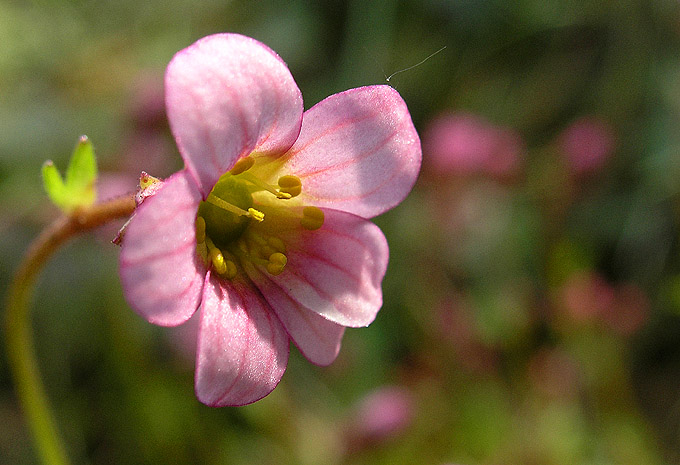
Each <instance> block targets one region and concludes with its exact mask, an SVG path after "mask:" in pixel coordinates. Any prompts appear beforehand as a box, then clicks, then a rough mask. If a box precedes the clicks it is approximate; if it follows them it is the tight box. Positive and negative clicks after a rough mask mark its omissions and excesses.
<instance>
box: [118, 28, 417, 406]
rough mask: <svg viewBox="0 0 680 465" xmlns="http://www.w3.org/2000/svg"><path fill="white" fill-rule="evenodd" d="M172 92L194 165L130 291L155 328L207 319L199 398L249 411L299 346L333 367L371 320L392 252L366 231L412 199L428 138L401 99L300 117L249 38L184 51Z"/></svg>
mask: <svg viewBox="0 0 680 465" xmlns="http://www.w3.org/2000/svg"><path fill="white" fill-rule="evenodd" d="M165 94H166V107H167V112H168V119H169V122H170V127H171V129H172V132H173V135H174V136H175V139H176V141H177V145H178V147H179V151H180V153H181V155H182V158H183V159H184V164H185V168H184V169H183V170H182V171H179V172H178V173H175V174H174V175H172V176H170V177H169V178H168V179H166V180H165V181H164V183H163V185H162V187H161V188H160V189H159V190H158V191H157V192H156V193H155V195H153V196H151V197H148V198H146V199H145V201H144V203H143V204H141V205H140V206H139V207H138V209H137V212H136V215H135V216H134V218H133V219H132V220H131V222H130V224H129V226H128V228H127V230H126V234H125V238H124V241H123V245H122V250H121V255H120V275H121V282H122V284H123V289H124V292H125V296H126V298H127V300H128V302H129V303H130V305H131V306H132V307H133V308H134V309H135V310H136V311H137V312H138V313H139V314H140V315H142V316H143V317H144V318H146V319H147V320H148V321H150V322H151V323H155V324H158V325H162V326H175V325H179V324H181V323H183V322H185V321H186V320H188V319H189V318H190V317H191V315H192V314H193V313H194V312H195V311H196V310H197V309H198V310H199V312H200V315H199V316H200V322H199V326H200V327H199V335H198V344H197V354H196V376H195V389H196V395H197V397H198V399H199V400H200V401H201V402H203V403H205V404H208V405H211V406H224V405H243V404H247V403H250V402H254V401H256V400H258V399H260V398H262V397H264V396H266V395H267V394H269V392H271V391H272V389H274V387H275V386H276V384H277V383H278V382H279V380H280V379H281V377H282V376H283V372H284V370H285V368H286V364H287V361H288V351H289V341H290V340H292V341H293V342H294V343H295V345H296V346H297V347H298V348H299V350H300V351H301V352H302V353H303V354H304V355H305V357H307V358H308V359H309V360H310V361H311V362H312V363H315V364H318V365H327V364H330V363H331V362H332V361H333V360H334V359H335V357H336V356H337V354H338V351H339V349H340V343H341V339H342V336H343V333H344V329H345V327H361V326H366V325H368V324H369V323H371V322H372V321H373V320H374V318H375V316H376V313H377V312H378V310H379V309H380V307H381V305H382V291H381V281H382V278H383V276H384V274H385V270H386V266H387V259H388V248H387V243H386V241H385V237H384V236H383V234H382V232H381V231H380V229H379V228H378V227H377V226H375V225H374V224H373V223H371V222H370V221H368V220H367V218H371V217H373V216H376V215H379V214H381V213H383V212H385V211H386V210H388V209H390V208H392V207H394V206H395V205H397V204H398V203H399V202H401V201H402V200H403V198H404V197H405V196H406V195H407V194H408V192H409V191H410V190H411V187H412V186H413V184H414V182H415V179H416V177H417V174H418V170H419V168H420V160H421V149H420V142H419V138H418V135H417V133H416V131H415V129H414V127H413V123H412V122H411V117H410V115H409V112H408V110H407V108H406V105H405V103H404V102H403V100H402V99H401V97H400V96H399V94H398V93H397V92H396V91H395V90H394V89H392V88H391V87H388V86H371V87H363V88H358V89H352V90H348V91H346V92H342V93H339V94H335V95H332V96H330V97H328V98H327V99H325V100H323V101H322V102H320V103H318V104H317V105H315V106H314V107H312V108H311V109H309V110H307V111H306V112H304V113H303V107H302V96H301V94H300V90H299V89H298V87H297V85H296V84H295V81H294V80H293V77H292V76H291V74H290V72H289V71H288V68H287V67H286V65H285V63H284V62H283V61H282V60H281V58H279V56H278V55H276V53H274V52H273V51H272V50H270V49H269V48H268V47H266V46H265V45H263V44H261V43H259V42H257V41H256V40H254V39H250V38H248V37H243V36H240V35H236V34H218V35H213V36H209V37H205V38H203V39H201V40H199V41H198V42H196V43H195V44H193V45H191V46H190V47H188V48H186V49H184V50H182V51H180V52H179V53H177V55H175V57H174V58H173V59H172V61H171V62H170V64H169V65H168V69H167V71H166V75H165Z"/></svg>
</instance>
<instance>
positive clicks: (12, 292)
mask: <svg viewBox="0 0 680 465" xmlns="http://www.w3.org/2000/svg"><path fill="white" fill-rule="evenodd" d="M134 209H135V201H134V197H132V196H129V197H123V198H118V199H114V200H111V201H108V202H104V203H100V204H96V205H93V206H92V207H88V208H87V209H82V210H77V211H75V212H73V213H72V214H70V215H67V216H63V217H61V218H59V219H58V220H56V221H55V222H54V223H52V224H51V225H50V226H48V227H47V228H46V229H45V230H44V231H43V232H42V233H41V234H40V235H39V236H38V237H37V238H36V239H35V241H33V243H32V244H31V245H30V246H29V248H28V250H27V251H26V255H25V256H24V259H23V261H22V262H21V265H20V266H19V269H18V270H17V272H16V274H15V275H14V280H13V281H12V283H11V285H10V288H9V293H8V298H7V309H6V312H5V340H6V344H7V353H8V360H9V366H10V369H11V371H12V375H13V376H14V381H15V384H16V393H17V396H18V398H19V402H20V404H21V406H22V408H23V409H24V414H25V415H26V420H27V422H28V424H29V427H30V429H31V432H32V434H33V436H34V439H35V442H36V446H37V448H38V454H39V456H40V458H41V459H42V462H43V463H45V464H50V465H62V464H67V463H69V461H68V457H67V455H66V450H65V447H64V445H63V442H62V441H61V439H60V437H59V434H58V431H57V427H56V423H55V421H54V418H53V416H52V412H51V411H50V408H49V403H48V401H47V396H46V395H45V389H44V386H43V383H42V380H41V378H40V371H39V369H38V363H37V360H36V356H35V350H34V346H33V338H32V335H31V334H32V331H31V322H30V314H29V310H30V303H31V297H32V295H33V289H34V287H35V282H36V278H37V276H38V273H39V272H40V270H41V269H42V267H43V266H44V265H45V263H46V262H47V260H48V259H49V258H50V256H51V255H52V254H53V253H54V252H55V251H56V250H58V249H59V247H60V246H61V245H63V244H64V243H66V242H67V241H68V240H69V239H70V238H72V237H74V236H76V235H77V234H79V233H83V232H86V231H89V230H91V229H94V228H96V227H98V226H101V225H103V224H105V223H108V222H109V221H112V220H115V219H119V218H124V217H127V216H130V215H131V214H132V213H133V211H134Z"/></svg>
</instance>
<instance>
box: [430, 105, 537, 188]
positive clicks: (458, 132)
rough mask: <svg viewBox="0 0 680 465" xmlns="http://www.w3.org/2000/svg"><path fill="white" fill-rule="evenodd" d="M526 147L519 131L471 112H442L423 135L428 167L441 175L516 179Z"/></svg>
mask: <svg viewBox="0 0 680 465" xmlns="http://www.w3.org/2000/svg"><path fill="white" fill-rule="evenodd" d="M523 150H524V144H523V142H522V139H521V137H520V135H519V134H518V133H517V132H515V131H513V130H512V129H509V128H505V127H502V126H497V125H494V124H493V123H491V122H489V121H487V120H485V119H483V118H482V117H480V116H477V115H473V114H469V113H450V114H444V115H440V116H439V117H437V118H435V119H434V120H433V121H432V122H431V123H430V125H429V127H428V128H427V129H426V131H425V135H424V137H423V151H424V153H425V161H426V166H429V169H430V171H431V172H433V173H435V174H441V175H458V176H469V175H474V174H482V175H488V176H491V177H496V178H512V177H514V176H516V175H517V174H518V172H519V169H520V165H521V163H522V160H521V157H522V152H523Z"/></svg>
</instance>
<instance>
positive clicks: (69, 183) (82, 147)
mask: <svg viewBox="0 0 680 465" xmlns="http://www.w3.org/2000/svg"><path fill="white" fill-rule="evenodd" d="M96 181H97V160H96V159H95V156H94V148H93V147H92V142H90V139H88V138H87V136H80V139H79V140H78V144H76V148H75V150H73V155H72V156H71V162H70V164H69V166H68V169H67V170H66V188H67V189H68V190H69V192H70V193H71V194H72V195H73V196H74V197H76V198H74V200H76V203H77V205H78V206H89V205H92V204H93V203H94V201H95V200H96V198H97V192H96V189H95V182H96Z"/></svg>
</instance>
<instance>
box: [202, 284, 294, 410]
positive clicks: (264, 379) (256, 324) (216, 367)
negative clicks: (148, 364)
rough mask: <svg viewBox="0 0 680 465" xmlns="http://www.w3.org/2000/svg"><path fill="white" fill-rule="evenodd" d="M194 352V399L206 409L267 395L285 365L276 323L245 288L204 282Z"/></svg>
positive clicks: (285, 348) (283, 339)
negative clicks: (204, 405)
mask: <svg viewBox="0 0 680 465" xmlns="http://www.w3.org/2000/svg"><path fill="white" fill-rule="evenodd" d="M200 312H201V323H200V329H199V337H198V348H197V354H196V380H195V381H196V386H195V387H196V396H197V397H198V399H199V400H200V401H201V402H203V403H204V404H206V405H210V406H212V407H223V406H227V405H232V406H235V405H245V404H249V403H252V402H255V401H256V400H259V399H261V398H262V397H264V396H266V395H267V394H269V393H270V392H271V391H272V390H273V389H274V388H275V387H276V385H277V384H278V383H279V381H280V380H281V377H282V376H283V372H284V371H285V369H286V364H287V363H288V352H289V339H288V335H287V334H286V331H285V330H284V329H283V326H282V325H281V322H280V321H279V320H278V319H277V318H276V315H275V314H274V313H273V312H272V311H271V309H270V308H269V305H268V304H267V303H266V302H265V301H264V300H263V299H262V296H261V295H260V294H259V292H258V291H257V290H256V289H253V288H252V287H251V286H248V285H245V284H243V283H239V282H236V281H233V282H232V281H226V280H224V279H219V278H215V277H210V275H208V278H207V279H206V283H205V291H204V294H203V302H202V303H201V309H200Z"/></svg>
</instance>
